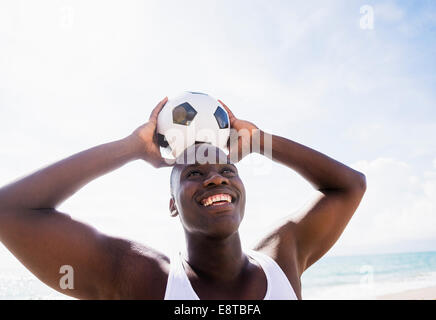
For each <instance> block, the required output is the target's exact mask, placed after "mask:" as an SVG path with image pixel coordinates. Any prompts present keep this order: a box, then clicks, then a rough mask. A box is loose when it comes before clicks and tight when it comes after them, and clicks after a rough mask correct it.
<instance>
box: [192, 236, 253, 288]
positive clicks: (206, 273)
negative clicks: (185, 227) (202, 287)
mask: <svg viewBox="0 0 436 320" xmlns="http://www.w3.org/2000/svg"><path fill="white" fill-rule="evenodd" d="M186 243H187V255H188V256H187V257H186V260H187V261H186V262H187V263H189V266H190V267H191V268H192V269H193V271H194V272H195V273H196V274H197V275H198V276H200V277H201V278H204V279H208V280H210V281H213V282H215V281H221V282H227V281H233V280H236V279H237V278H238V276H240V274H241V271H242V270H243V269H244V267H246V265H247V263H248V259H247V257H246V256H245V255H244V253H243V252H242V249H241V240H240V239H239V233H238V232H236V233H234V234H232V235H231V236H229V237H227V238H225V239H216V238H207V237H204V236H199V235H192V234H189V235H187V236H186Z"/></svg>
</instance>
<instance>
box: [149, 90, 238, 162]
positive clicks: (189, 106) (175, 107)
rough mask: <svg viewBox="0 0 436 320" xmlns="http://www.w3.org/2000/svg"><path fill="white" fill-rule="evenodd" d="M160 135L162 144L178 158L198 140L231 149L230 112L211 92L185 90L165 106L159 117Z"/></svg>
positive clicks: (158, 131) (158, 133)
mask: <svg viewBox="0 0 436 320" xmlns="http://www.w3.org/2000/svg"><path fill="white" fill-rule="evenodd" d="M157 136H158V143H159V145H160V146H161V147H163V148H166V149H167V150H168V151H169V152H170V153H171V154H172V155H173V156H174V157H175V158H177V157H178V156H179V155H180V154H181V153H182V152H183V151H184V150H185V149H186V148H188V147H190V146H191V145H193V144H195V143H199V142H206V143H210V144H212V145H214V146H217V147H218V148H221V149H223V150H224V151H228V150H227V141H228V140H229V137H230V122H229V115H228V114H227V111H226V110H225V109H224V107H223V106H222V105H221V103H220V102H219V101H218V100H217V99H215V98H213V97H211V96H210V95H208V94H205V93H200V92H190V91H188V92H184V93H182V94H180V95H178V96H176V97H174V98H170V99H168V102H167V103H166V104H165V106H164V107H163V108H162V110H161V112H160V113H159V116H158V118H157Z"/></svg>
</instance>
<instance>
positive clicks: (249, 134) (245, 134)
mask: <svg viewBox="0 0 436 320" xmlns="http://www.w3.org/2000/svg"><path fill="white" fill-rule="evenodd" d="M218 101H219V102H220V103H221V104H222V105H223V107H224V108H225V109H226V111H227V113H228V114H229V120H230V129H233V130H234V132H231V133H230V141H229V144H228V148H229V151H230V152H229V155H228V157H229V159H231V160H232V161H233V162H238V161H240V160H242V158H244V157H245V156H247V155H249V154H250V153H252V152H253V148H252V146H253V137H254V135H256V134H259V133H260V130H259V128H258V127H257V126H256V125H254V124H253V123H251V122H249V121H246V120H241V119H238V118H236V117H235V116H234V114H233V112H232V111H230V109H229V108H228V107H227V106H226V105H225V104H224V102H222V101H221V100H218ZM236 135H238V139H237V140H236ZM259 142H260V140H259Z"/></svg>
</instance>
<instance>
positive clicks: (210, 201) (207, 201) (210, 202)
mask: <svg viewBox="0 0 436 320" xmlns="http://www.w3.org/2000/svg"><path fill="white" fill-rule="evenodd" d="M231 202H232V196H231V195H230V194H228V193H218V194H214V195H212V196H209V197H207V198H204V199H203V200H201V204H202V205H203V206H205V207H209V206H222V205H225V204H227V203H231Z"/></svg>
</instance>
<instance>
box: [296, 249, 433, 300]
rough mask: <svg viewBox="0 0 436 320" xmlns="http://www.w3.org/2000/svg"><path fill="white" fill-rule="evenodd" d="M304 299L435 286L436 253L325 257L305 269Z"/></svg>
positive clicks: (364, 296)
mask: <svg viewBox="0 0 436 320" xmlns="http://www.w3.org/2000/svg"><path fill="white" fill-rule="evenodd" d="M301 282H302V288H303V292H302V294H303V299H315V300H318V299H321V300H327V299H333V300H336V299H375V298H376V297H378V296H382V295H385V294H391V293H398V292H403V291H406V290H412V289H420V288H427V287H433V286H436V252H413V253H391V254H378V255H363V256H344V257H324V258H322V259H320V260H319V261H318V262H316V263H315V264H314V265H313V266H311V267H310V268H309V269H307V270H306V272H305V273H304V274H303V276H302V279H301Z"/></svg>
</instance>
